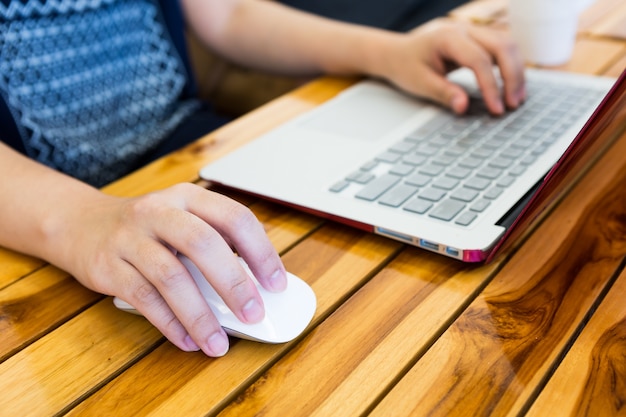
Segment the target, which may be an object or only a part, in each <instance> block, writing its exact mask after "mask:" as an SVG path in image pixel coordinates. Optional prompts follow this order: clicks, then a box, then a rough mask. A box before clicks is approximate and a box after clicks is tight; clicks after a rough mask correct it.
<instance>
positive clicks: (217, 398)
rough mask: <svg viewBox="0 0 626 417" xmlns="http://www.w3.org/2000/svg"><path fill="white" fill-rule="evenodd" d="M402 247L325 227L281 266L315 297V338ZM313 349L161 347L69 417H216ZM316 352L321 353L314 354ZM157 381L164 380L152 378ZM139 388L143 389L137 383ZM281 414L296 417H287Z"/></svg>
mask: <svg viewBox="0 0 626 417" xmlns="http://www.w3.org/2000/svg"><path fill="white" fill-rule="evenodd" d="M401 247H402V245H401V244H400V243H398V242H394V241H391V240H389V239H385V238H382V237H379V236H375V235H373V234H369V233H364V232H361V231H358V230H355V229H352V228H348V227H345V226H338V225H334V224H332V225H327V226H325V227H324V228H322V229H320V230H319V231H317V232H316V233H314V234H313V235H312V236H310V237H309V238H307V239H306V240H305V241H304V242H302V243H300V244H299V245H297V246H296V247H294V248H293V249H291V250H290V251H289V252H288V253H287V254H285V255H284V257H283V260H284V262H285V266H286V267H287V269H288V270H289V271H291V272H293V273H295V274H296V275H298V276H300V277H301V278H302V279H304V280H305V281H307V282H308V283H309V284H310V285H311V286H312V288H313V289H314V291H315V293H316V295H317V302H318V306H317V311H316V314H315V317H314V319H313V324H312V325H311V326H310V329H309V330H310V331H312V332H313V333H317V330H314V329H315V327H316V326H317V325H318V324H319V323H320V322H321V321H322V320H324V318H325V317H326V316H328V315H329V314H330V313H331V312H332V311H334V310H335V309H336V308H337V306H338V305H340V304H341V303H342V302H343V301H344V299H345V298H347V297H349V296H350V295H351V294H352V293H353V292H354V291H356V289H357V288H359V287H360V286H361V285H363V283H364V282H365V281H367V280H368V279H369V278H370V276H371V274H372V271H375V270H376V269H377V268H378V267H379V266H380V265H383V264H385V263H386V262H387V260H388V259H389V258H391V257H393V256H394V255H395V254H396V253H397V251H398V250H400V249H401ZM294 346H296V349H297V350H299V349H301V346H312V345H311V343H310V342H308V341H306V340H305V341H304V342H302V343H299V344H298V345H296V344H295V343H294V342H291V343H287V344H281V345H267V344H259V343H254V342H249V341H244V340H239V341H235V342H234V343H233V344H232V346H231V349H230V351H229V353H228V354H227V355H226V356H225V357H223V358H219V359H211V358H207V357H205V356H203V355H202V354H201V353H198V354H195V353H194V354H189V353H184V352H180V351H178V350H176V349H174V348H172V347H171V346H170V345H169V344H164V345H163V346H160V347H159V348H158V349H157V350H156V351H155V352H153V353H151V354H150V355H148V356H147V357H146V358H144V359H143V360H141V361H139V362H138V363H137V364H136V365H134V366H133V367H132V368H130V369H129V370H128V371H126V372H124V373H123V374H122V375H120V376H119V377H118V378H116V379H115V380H113V381H112V382H111V383H110V384H108V385H107V386H106V387H105V388H104V389H102V390H100V391H99V392H97V393H96V394H95V395H93V396H92V397H91V398H89V399H87V400H86V401H85V402H83V403H82V404H80V405H79V406H78V407H76V408H75V409H74V410H72V412H71V413H70V415H81V416H83V415H108V414H117V415H133V416H137V415H148V414H150V415H154V416H159V415H163V416H171V415H185V416H190V415H204V414H206V413H215V412H216V411H218V410H219V409H220V408H221V407H223V406H224V405H226V404H227V403H228V402H229V401H230V400H232V399H233V398H234V397H235V396H236V395H237V394H238V393H239V390H240V389H241V387H242V386H243V387H245V386H247V385H248V384H250V383H251V382H252V381H254V380H256V379H257V378H258V377H259V376H260V375H261V374H262V373H263V372H264V371H265V370H266V369H267V368H268V367H269V366H271V365H272V363H273V362H275V361H276V360H278V358H280V357H281V356H283V355H284V354H285V353H286V352H288V351H289V349H292V348H294ZM316 349H317V348H316ZM146 375H158V378H146ZM138 381H139V383H138ZM283 415H294V414H292V413H289V412H288V413H287V414H283Z"/></svg>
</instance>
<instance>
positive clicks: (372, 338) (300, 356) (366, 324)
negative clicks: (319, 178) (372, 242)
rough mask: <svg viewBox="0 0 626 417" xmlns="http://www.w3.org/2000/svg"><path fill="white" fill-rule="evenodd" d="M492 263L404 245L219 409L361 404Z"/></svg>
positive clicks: (424, 343) (324, 409) (330, 408)
mask: <svg viewBox="0 0 626 417" xmlns="http://www.w3.org/2000/svg"><path fill="white" fill-rule="evenodd" d="M496 269H497V265H495V264H492V265H490V266H485V267H479V268H476V267H473V266H470V265H466V264H462V263H459V262H449V261H447V260H444V259H443V258H442V257H440V256H436V255H432V254H429V253H426V252H424V251H420V250H417V249H414V248H410V249H406V250H405V251H404V252H403V253H402V254H401V255H400V256H399V257H398V258H396V259H395V260H394V261H393V262H392V263H391V264H390V265H389V266H387V267H385V269H384V270H383V271H382V272H381V273H379V274H378V275H376V276H375V277H374V278H373V279H372V280H371V281H369V282H368V283H367V284H366V285H365V286H363V288H361V290H359V292H358V293H356V294H355V295H354V296H352V297H351V298H350V299H349V300H348V301H347V302H346V303H344V304H343V305H342V306H341V308H339V309H338V310H337V311H336V312H334V313H333V315H331V316H330V317H329V318H328V319H327V320H325V321H324V323H323V324H322V325H320V326H319V327H318V328H316V329H315V331H314V332H312V333H311V334H310V335H309V336H308V337H307V338H306V339H305V340H304V341H303V342H302V343H301V345H300V346H298V347H297V348H296V349H294V350H293V351H291V352H290V353H289V354H288V355H287V356H286V357H285V358H284V359H281V360H280V361H279V362H278V363H277V364H276V365H274V366H272V368H271V370H270V371H269V372H268V373H267V374H265V375H264V376H263V377H261V378H260V379H259V380H258V381H257V382H256V383H255V384H253V385H252V386H251V387H250V388H249V389H248V390H247V391H246V392H245V393H243V394H242V395H241V396H240V397H239V398H238V399H237V400H236V401H234V402H233V403H231V405H230V406H229V407H227V408H226V410H225V411H224V412H223V413H221V414H220V415H223V416H231V415H232V416H241V415H265V416H274V415H275V416H284V415H306V416H312V415H319V416H333V415H360V414H361V413H364V412H366V411H367V410H368V409H369V408H370V407H371V406H372V402H373V401H375V399H376V398H377V397H378V396H380V395H381V394H382V393H384V392H385V390H386V389H387V387H388V386H389V385H390V384H392V383H393V382H394V380H395V378H396V376H397V374H398V373H401V372H402V370H403V369H404V368H406V367H408V366H410V365H411V363H413V362H414V361H415V360H416V358H417V357H419V356H420V355H421V354H422V353H423V352H424V351H425V350H426V349H427V348H428V346H429V345H430V343H431V342H432V341H433V340H434V339H436V337H437V335H438V334H439V333H440V332H441V331H442V329H444V328H445V327H446V326H447V324H448V323H449V322H450V321H451V320H453V318H454V317H455V315H456V314H458V312H459V311H460V310H462V308H463V306H464V305H465V304H467V303H468V302H469V301H470V300H471V299H472V298H473V296H475V294H477V292H478V291H479V288H480V287H481V286H482V285H483V284H484V282H485V280H487V279H489V276H490V274H491V273H492V272H493V271H494V270H496ZM311 393H315V395H311Z"/></svg>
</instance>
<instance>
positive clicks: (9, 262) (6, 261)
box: [0, 247, 45, 289]
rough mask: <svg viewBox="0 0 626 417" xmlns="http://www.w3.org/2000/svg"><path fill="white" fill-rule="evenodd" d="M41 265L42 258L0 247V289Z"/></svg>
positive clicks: (42, 262)
mask: <svg viewBox="0 0 626 417" xmlns="http://www.w3.org/2000/svg"><path fill="white" fill-rule="evenodd" d="M43 265H45V262H44V261H42V260H39V259H36V258H33V257H31V256H27V255H23V254H21V253H17V252H14V251H12V250H9V249H5V248H3V247H0V289H2V288H3V287H5V286H7V285H9V284H11V283H13V282H15V281H17V280H18V279H20V278H22V277H24V276H26V275H28V274H30V273H31V272H33V271H34V270H36V269H37V268H41V267H42V266H43Z"/></svg>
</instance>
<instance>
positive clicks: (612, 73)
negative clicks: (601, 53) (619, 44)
mask: <svg viewBox="0 0 626 417" xmlns="http://www.w3.org/2000/svg"><path fill="white" fill-rule="evenodd" d="M624 69H626V46H624V48H623V49H622V54H621V55H620V56H619V57H618V59H617V60H616V61H615V62H613V63H611V65H610V66H609V67H608V69H607V70H606V71H605V72H604V75H607V76H609V77H619V75H620V74H621V73H622V72H623V71H624Z"/></svg>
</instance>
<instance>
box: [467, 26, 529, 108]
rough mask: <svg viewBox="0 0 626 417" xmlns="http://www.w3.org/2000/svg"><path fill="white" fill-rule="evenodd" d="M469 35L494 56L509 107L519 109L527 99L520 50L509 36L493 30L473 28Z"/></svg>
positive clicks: (470, 29)
mask: <svg viewBox="0 0 626 417" xmlns="http://www.w3.org/2000/svg"><path fill="white" fill-rule="evenodd" d="M469 33H470V36H472V37H473V38H474V39H476V41H477V42H478V43H480V44H481V45H483V46H484V47H485V48H486V49H487V50H488V51H489V53H490V54H491V55H492V56H494V58H495V61H496V64H497V65H498V68H499V69H500V75H501V77H502V80H503V81H504V97H505V101H506V104H507V106H509V107H511V108H516V107H518V106H519V105H520V104H521V103H522V102H523V101H524V100H525V98H526V88H525V79H524V60H523V58H522V55H521V53H520V51H519V48H518V47H517V45H516V44H515V43H513V42H512V41H511V40H510V39H509V38H508V37H507V36H505V35H504V34H499V33H497V32H494V31H493V30H487V29H484V28H479V27H474V26H472V27H470V28H469Z"/></svg>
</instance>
